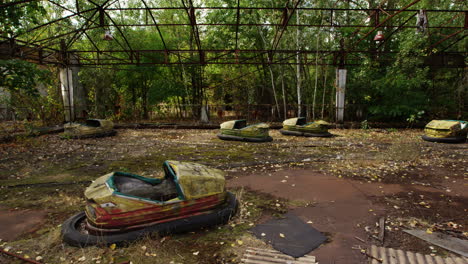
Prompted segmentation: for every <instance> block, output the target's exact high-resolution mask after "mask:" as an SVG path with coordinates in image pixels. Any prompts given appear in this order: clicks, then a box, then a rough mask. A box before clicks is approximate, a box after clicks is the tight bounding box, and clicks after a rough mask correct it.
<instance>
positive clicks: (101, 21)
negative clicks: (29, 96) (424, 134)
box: [0, 0, 468, 66]
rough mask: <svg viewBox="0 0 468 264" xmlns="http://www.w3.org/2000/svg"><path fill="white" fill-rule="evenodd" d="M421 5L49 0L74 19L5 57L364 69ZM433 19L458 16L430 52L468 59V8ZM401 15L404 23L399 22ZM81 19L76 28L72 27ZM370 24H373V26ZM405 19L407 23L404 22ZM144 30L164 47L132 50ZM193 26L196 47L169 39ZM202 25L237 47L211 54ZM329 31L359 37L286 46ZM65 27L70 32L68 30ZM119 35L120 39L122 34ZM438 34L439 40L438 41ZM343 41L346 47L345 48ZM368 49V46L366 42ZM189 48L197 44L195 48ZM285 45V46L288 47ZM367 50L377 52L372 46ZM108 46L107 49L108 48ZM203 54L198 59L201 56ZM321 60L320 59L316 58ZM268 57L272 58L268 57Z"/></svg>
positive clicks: (13, 47)
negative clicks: (175, 17)
mask: <svg viewBox="0 0 468 264" xmlns="http://www.w3.org/2000/svg"><path fill="white" fill-rule="evenodd" d="M419 1H420V0H414V1H413V2H411V3H410V4H408V5H406V6H405V7H403V8H401V9H382V8H376V9H365V8H310V7H303V6H301V4H303V3H302V1H301V0H295V1H294V0H293V1H289V0H288V1H287V2H286V3H285V5H284V6H282V7H245V6H241V1H240V0H237V1H236V4H235V5H234V6H232V7H225V6H223V7H201V6H195V5H194V3H193V1H192V0H181V1H180V4H179V6H175V7H156V6H150V5H149V4H148V3H149V1H147V0H146V1H145V0H141V1H140V3H141V6H140V7H131V8H130V7H122V6H121V3H120V1H119V0H106V1H100V3H96V2H94V1H93V0H88V2H89V3H90V5H88V6H91V7H90V8H87V9H84V7H83V6H80V5H79V4H78V1H75V4H74V6H73V5H71V6H72V7H70V4H71V3H73V1H68V2H67V3H68V4H69V5H68V6H65V4H64V3H63V1H58V0H46V1H44V2H47V3H49V4H50V5H53V6H55V7H57V8H60V9H62V10H63V11H64V12H66V14H67V15H66V16H64V17H62V18H56V19H53V20H50V21H47V22H46V23H44V24H42V25H37V26H34V27H31V28H30V29H28V30H26V31H24V32H22V33H20V34H17V35H14V36H10V37H5V36H3V37H0V58H11V57H17V58H22V59H27V60H30V61H33V62H37V63H40V64H56V65H60V64H62V65H63V64H70V63H71V62H70V61H69V60H68V59H67V58H68V57H69V56H70V54H73V56H74V57H75V58H76V59H78V60H73V61H75V62H74V63H75V64H78V65H82V66H97V65H167V66H171V65H180V64H188V65H209V64H251V65H256V64H265V63H270V64H297V63H298V62H297V61H296V60H295V58H294V56H295V55H296V54H297V53H299V54H300V58H301V61H300V62H299V63H300V64H305V65H308V64H313V65H316V64H317V65H339V66H345V65H358V64H359V63H360V62H361V61H362V59H363V57H364V56H366V54H378V55H386V57H387V58H388V59H391V58H392V57H394V55H395V54H397V52H396V51H389V50H385V49H384V48H383V46H384V45H385V42H382V43H378V44H377V45H374V44H373V43H372V44H371V45H362V44H361V43H362V42H364V41H368V42H367V43H366V44H370V42H372V34H373V33H374V32H375V31H376V30H381V29H385V30H386V32H387V35H386V41H389V40H391V38H393V37H395V36H397V35H398V33H399V32H401V31H402V30H403V29H416V28H417V26H415V25H414V24H413V25H411V23H410V21H411V20H412V19H414V17H415V16H416V15H417V13H418V12H419V10H417V9H411V8H412V7H413V6H414V5H415V4H416V3H417V2H419ZM27 2H30V1H16V2H12V3H8V4H1V5H0V8H3V7H9V8H11V7H12V6H16V7H17V8H21V7H22V6H23V5H24V4H25V3H27ZM164 10H173V11H176V12H179V14H185V16H186V21H187V22H184V21H183V20H184V19H183V20H181V21H177V22H174V21H167V20H163V19H161V18H160V17H158V14H159V13H160V12H162V11H164ZM213 11H223V12H230V13H232V14H234V17H233V19H232V20H233V21H234V22H227V21H226V22H213V23H208V22H200V21H203V17H202V15H200V14H206V13H208V12H213ZM297 11H300V12H301V14H312V13H316V12H320V14H322V15H323V16H324V19H322V22H321V23H301V24H296V23H294V22H291V21H292V19H291V18H292V17H293V16H294V15H295V14H296V13H297ZM123 12H146V15H147V17H148V18H150V19H146V21H141V23H132V24H124V23H123V20H122V19H120V21H119V19H117V18H118V15H119V14H120V15H122V13H123ZM255 12H269V13H271V17H273V18H280V19H279V20H278V21H268V22H259V21H255V22H252V21H247V20H246V19H243V16H248V14H250V13H255ZM346 12H348V13H349V12H354V13H358V14H360V15H361V16H362V23H359V24H347V23H343V22H342V21H341V20H340V19H339V17H340V15H342V14H343V13H346ZM425 12H426V13H427V14H428V17H429V18H430V17H431V16H436V15H438V14H442V13H443V14H450V15H451V18H450V19H449V20H448V21H444V22H443V23H440V24H433V23H430V24H429V25H428V26H427V30H428V31H429V32H430V34H432V36H433V39H437V40H436V41H435V42H433V43H431V44H429V45H428V50H439V51H440V52H444V53H446V54H450V55H460V56H466V50H463V51H451V52H448V50H450V48H451V47H453V46H454V45H455V44H456V43H459V42H460V41H462V40H464V39H465V37H466V29H467V28H468V11H467V10H439V9H432V10H425ZM396 17H398V18H399V19H396ZM71 21H73V23H72V22H71ZM369 21H370V22H369ZM398 21H399V22H398ZM63 23H68V25H69V27H70V28H69V29H66V30H61V31H60V32H57V33H56V35H52V36H51V35H48V36H46V37H44V36H45V35H44V34H42V33H43V31H44V30H46V29H47V28H48V27H51V26H56V25H63ZM139 27H144V28H148V29H154V30H155V31H156V32H157V35H158V36H159V39H160V41H161V43H162V46H163V49H147V50H144V49H138V48H135V47H132V44H131V43H132V42H131V41H130V36H129V35H128V33H127V32H128V30H127V29H129V28H132V29H135V28H139ZM176 27H177V28H184V29H189V30H188V31H187V32H188V34H187V35H188V36H189V38H191V39H190V40H187V39H186V40H184V41H185V42H186V43H192V41H193V43H194V46H190V47H189V48H188V49H178V48H175V47H171V46H170V44H169V43H168V42H167V41H166V40H165V38H164V30H172V29H174V28H176ZM200 27H204V28H207V29H208V30H217V28H219V27H232V28H233V29H234V30H233V32H234V33H233V36H232V37H233V40H234V41H233V43H234V44H233V45H232V46H226V47H224V49H210V48H207V47H206V46H208V45H202V43H203V36H204V35H203V33H202V31H201V29H200ZM249 27H262V28H268V29H269V30H270V32H274V33H273V34H272V35H274V37H273V38H272V39H271V40H270V43H271V46H270V47H265V48H264V49H240V48H239V46H240V45H239V43H240V41H241V40H244V41H245V39H243V38H244V36H243V35H242V31H241V29H242V28H249ZM298 27H299V28H321V29H322V30H328V31H330V32H334V31H336V30H335V28H352V29H354V31H353V32H354V33H353V35H352V37H353V38H351V39H352V40H353V41H351V40H350V41H347V42H346V44H345V43H344V40H343V39H340V40H337V45H335V47H334V48H330V49H327V50H306V49H302V50H297V49H281V48H279V47H281V45H280V43H281V42H282V39H283V38H282V37H283V35H284V33H285V32H286V31H287V30H288V29H290V28H298ZM62 28H64V27H62ZM104 29H109V30H110V29H112V30H113V32H115V34H116V35H115V36H114V40H113V41H114V42H115V43H116V44H117V45H112V48H111V49H110V48H103V45H99V41H102V40H99V39H96V36H95V35H96V34H92V33H93V32H95V30H101V31H103V30H104ZM117 33H118V34H117ZM435 37H437V38H435ZM78 41H80V42H82V41H89V43H90V44H91V45H90V46H91V47H92V49H82V48H81V49H80V48H77V47H82V46H80V45H76V43H77V42H78ZM339 43H341V45H339ZM360 44H361V45H360ZM187 46H189V45H187ZM283 46H284V45H283ZM363 46H364V47H366V46H367V47H370V46H372V47H370V48H367V49H364V48H363ZM100 47H101V48H100ZM194 54H198V56H194ZM317 56H318V57H319V58H320V62H317V61H316V59H317V58H318V57H317ZM265 57H266V58H268V60H265Z"/></svg>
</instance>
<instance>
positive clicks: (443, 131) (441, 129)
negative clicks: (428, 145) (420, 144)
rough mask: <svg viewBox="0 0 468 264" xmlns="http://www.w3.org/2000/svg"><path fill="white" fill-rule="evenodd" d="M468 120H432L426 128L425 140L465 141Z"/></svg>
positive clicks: (443, 141) (467, 131)
mask: <svg viewBox="0 0 468 264" xmlns="http://www.w3.org/2000/svg"><path fill="white" fill-rule="evenodd" d="M467 133H468V122H466V121H461V120H432V121H431V122H429V123H428V124H427V125H426V127H425V128H424V134H425V135H423V136H422V139H423V140H426V141H430V142H439V143H463V142H465V141H466V136H467Z"/></svg>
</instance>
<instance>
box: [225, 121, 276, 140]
mask: <svg viewBox="0 0 468 264" xmlns="http://www.w3.org/2000/svg"><path fill="white" fill-rule="evenodd" d="M269 129H270V127H269V126H268V125H267V124H265V123H258V124H254V125H250V126H247V120H245V119H241V120H232V121H227V122H224V123H222V124H221V131H220V133H219V134H218V138H220V139H222V140H237V141H246V142H270V141H272V140H273V138H272V137H270V135H269V134H268V130H269Z"/></svg>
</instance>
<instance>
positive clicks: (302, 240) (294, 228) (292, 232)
mask: <svg viewBox="0 0 468 264" xmlns="http://www.w3.org/2000/svg"><path fill="white" fill-rule="evenodd" d="M284 217H285V218H283V219H271V220H269V221H267V222H266V223H264V224H260V225H257V226H255V227H254V228H252V229H251V231H252V232H253V233H254V234H255V236H256V237H258V238H260V239H263V240H266V241H267V242H268V243H270V244H271V245H272V246H273V247H274V248H275V249H276V250H278V251H281V252H283V253H284V254H287V255H290V256H292V257H295V258H299V257H302V256H304V255H305V254H307V253H309V252H310V251H312V250H314V249H315V248H317V247H318V246H320V244H322V243H323V242H325V241H326V240H327V238H326V237H325V236H324V235H322V233H320V232H319V231H318V230H317V229H315V228H313V227H312V226H310V225H309V224H306V223H304V222H303V221H302V220H301V219H299V218H298V217H297V216H295V215H294V214H291V213H287V214H286V215H284ZM262 233H263V234H264V235H263V236H262ZM280 234H283V235H284V237H281V235H280Z"/></svg>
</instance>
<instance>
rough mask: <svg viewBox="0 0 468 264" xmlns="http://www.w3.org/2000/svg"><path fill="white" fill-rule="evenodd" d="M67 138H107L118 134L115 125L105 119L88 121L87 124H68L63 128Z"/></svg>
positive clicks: (64, 135)
mask: <svg viewBox="0 0 468 264" xmlns="http://www.w3.org/2000/svg"><path fill="white" fill-rule="evenodd" d="M63 128H64V130H65V132H64V133H63V137H65V138H92V137H106V136H113V135H115V134H116V132H115V130H114V123H113V122H112V121H110V120H104V119H88V120H86V123H84V124H80V123H67V124H65V125H64V126H63Z"/></svg>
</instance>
